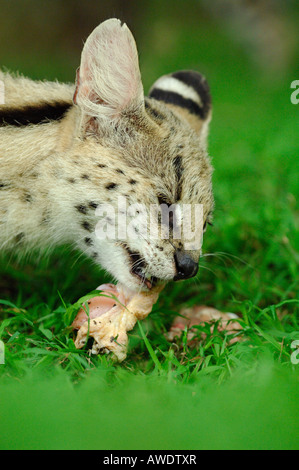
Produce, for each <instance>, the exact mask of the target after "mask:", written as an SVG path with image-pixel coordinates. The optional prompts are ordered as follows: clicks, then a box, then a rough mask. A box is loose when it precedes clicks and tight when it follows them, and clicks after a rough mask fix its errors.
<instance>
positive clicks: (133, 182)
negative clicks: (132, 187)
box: [129, 179, 137, 184]
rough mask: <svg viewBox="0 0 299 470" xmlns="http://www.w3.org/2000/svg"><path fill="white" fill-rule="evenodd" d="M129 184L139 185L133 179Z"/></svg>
mask: <svg viewBox="0 0 299 470" xmlns="http://www.w3.org/2000/svg"><path fill="white" fill-rule="evenodd" d="M129 183H130V184H137V181H136V180H133V179H131V180H130V181H129Z"/></svg>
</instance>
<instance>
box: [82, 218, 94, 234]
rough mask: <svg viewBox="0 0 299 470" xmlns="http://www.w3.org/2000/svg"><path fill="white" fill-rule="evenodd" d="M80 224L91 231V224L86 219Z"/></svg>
mask: <svg viewBox="0 0 299 470" xmlns="http://www.w3.org/2000/svg"><path fill="white" fill-rule="evenodd" d="M81 226H82V227H83V228H84V229H85V230H87V231H88V232H91V231H92V228H91V225H90V223H89V222H87V221H86V220H85V221H84V222H82V224H81Z"/></svg>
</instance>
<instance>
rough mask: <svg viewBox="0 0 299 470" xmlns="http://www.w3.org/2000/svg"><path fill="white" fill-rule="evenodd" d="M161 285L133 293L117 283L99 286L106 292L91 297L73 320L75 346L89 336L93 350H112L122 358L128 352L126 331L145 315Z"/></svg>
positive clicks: (80, 345)
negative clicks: (75, 334)
mask: <svg viewBox="0 0 299 470" xmlns="http://www.w3.org/2000/svg"><path fill="white" fill-rule="evenodd" d="M163 288H164V285H159V286H156V287H153V288H152V289H151V290H149V291H147V292H140V293H134V292H132V291H129V290H128V289H126V288H124V287H123V286H122V285H120V284H118V285H117V286H115V285H114V284H103V285H101V286H99V287H98V289H99V290H101V291H102V292H103V294H104V295H105V296H104V295H103V296H98V297H93V298H92V299H90V300H89V301H88V303H87V305H86V304H85V305H84V306H83V308H81V309H80V310H79V312H78V314H77V316H76V318H75V320H74V321H73V324H72V326H73V328H74V329H78V334H77V338H76V341H75V346H76V348H78V349H80V348H82V347H83V346H84V345H85V344H86V342H87V340H88V338H89V337H92V338H93V339H94V342H93V346H92V349H91V352H92V353H93V354H99V353H101V352H104V353H108V352H112V353H114V355H115V356H116V358H117V359H118V360H119V361H123V360H124V359H125V358H126V355H127V347H128V335H127V331H130V330H132V329H133V328H134V326H135V324H136V322H137V320H143V319H144V318H146V317H147V316H148V314H149V313H150V312H151V310H152V307H153V305H154V304H155V303H156V301H157V300H158V297H159V293H160V292H161V290H162V289H163ZM86 311H87V312H88V315H87V313H86Z"/></svg>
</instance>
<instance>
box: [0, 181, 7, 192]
mask: <svg viewBox="0 0 299 470" xmlns="http://www.w3.org/2000/svg"><path fill="white" fill-rule="evenodd" d="M8 187H9V184H7V183H2V182H0V190H1V189H7V188H8Z"/></svg>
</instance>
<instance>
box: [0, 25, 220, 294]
mask: <svg viewBox="0 0 299 470" xmlns="http://www.w3.org/2000/svg"><path fill="white" fill-rule="evenodd" d="M0 80H2V81H3V82H4V85H5V104H4V105H1V106H0V248H1V250H2V251H5V250H20V251H21V252H22V253H24V252H26V251H30V250H33V249H41V250H42V249H45V248H49V247H50V248H51V247H53V246H56V245H59V244H65V243H69V244H71V245H73V246H74V247H76V248H79V249H80V250H82V251H83V252H84V253H85V254H86V255H88V256H90V257H91V258H93V259H94V260H95V262H96V263H98V264H100V265H101V266H102V267H104V268H105V269H106V270H107V271H108V272H109V273H110V274H111V275H112V276H113V277H114V278H115V280H117V281H119V282H122V283H124V284H126V285H127V286H128V287H131V288H132V289H136V288H139V287H140V282H139V280H138V279H137V278H136V276H134V275H133V274H132V262H133V261H132V260H135V262H136V260H137V258H136V257H137V255H138V262H139V263H140V266H142V269H144V271H145V273H146V274H148V275H151V276H153V277H155V278H158V279H163V280H171V279H173V278H174V277H175V276H176V271H177V267H176V262H175V251H176V250H179V251H182V249H183V246H184V240H172V241H169V240H164V239H161V240H158V241H157V240H154V241H152V240H150V239H149V238H147V237H146V238H141V237H140V238H138V237H137V238H136V239H135V240H132V241H130V240H129V241H128V242H126V244H124V243H123V242H122V241H121V240H104V241H103V240H101V241H99V240H98V239H97V237H96V236H95V226H96V224H97V222H98V220H99V219H98V217H97V216H96V210H97V209H98V208H99V207H100V206H101V204H103V203H109V204H112V205H113V206H115V207H117V203H118V197H119V196H124V197H126V198H127V199H128V201H129V202H130V203H131V204H134V203H139V204H143V205H144V207H146V208H149V207H150V204H159V203H160V202H161V201H162V202H166V203H167V204H168V205H171V204H173V203H180V204H183V203H201V204H203V206H204V220H205V221H206V220H208V219H209V217H210V216H211V213H212V210H213V194H212V185H211V175H212V167H211V163H210V159H209V157H208V154H207V132H208V124H209V121H210V118H211V99H210V94H209V88H208V85H207V82H206V81H205V79H204V78H203V77H202V76H201V75H200V74H199V73H197V72H193V71H181V72H176V73H174V74H170V75H166V76H163V77H161V78H160V79H158V80H157V82H156V83H155V84H154V85H153V87H152V88H151V90H150V93H149V96H148V97H144V93H143V86H142V82H141V77H140V70H139V65H138V54H137V49H136V45H135V41H134V38H133V36H132V34H131V32H130V31H129V29H128V28H127V26H126V25H124V24H123V25H122V24H121V23H120V21H119V20H116V19H111V20H108V21H106V22H104V23H102V24H101V25H99V26H98V27H97V28H96V29H95V30H94V31H93V32H92V34H91V35H90V36H89V38H88V39H87V41H86V43H85V45H84V48H83V51H82V57H81V65H80V68H79V69H78V71H77V79H76V84H75V85H72V84H69V85H67V84H60V83H57V82H34V81H32V80H30V79H28V78H24V77H22V76H13V75H11V74H8V73H4V72H0ZM132 221H133V218H132ZM136 231H137V229H136ZM189 254H190V257H191V258H192V259H193V260H195V261H196V262H197V261H198V258H199V256H200V251H199V250H197V251H190V253H189Z"/></svg>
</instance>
